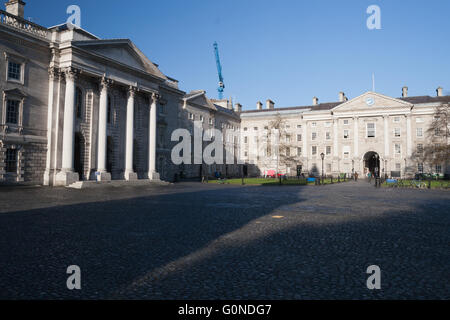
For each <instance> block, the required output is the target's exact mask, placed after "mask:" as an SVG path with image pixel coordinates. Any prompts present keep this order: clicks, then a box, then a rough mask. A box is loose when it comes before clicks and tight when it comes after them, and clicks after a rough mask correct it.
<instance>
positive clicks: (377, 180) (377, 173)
mask: <svg viewBox="0 0 450 320" xmlns="http://www.w3.org/2000/svg"><path fill="white" fill-rule="evenodd" d="M379 158H380V156H379V155H378V154H376V155H375V188H378V187H380V161H379Z"/></svg>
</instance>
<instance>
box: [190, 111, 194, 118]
mask: <svg viewBox="0 0 450 320" xmlns="http://www.w3.org/2000/svg"><path fill="white" fill-rule="evenodd" d="M189 120H194V114H193V113H190V112H189Z"/></svg>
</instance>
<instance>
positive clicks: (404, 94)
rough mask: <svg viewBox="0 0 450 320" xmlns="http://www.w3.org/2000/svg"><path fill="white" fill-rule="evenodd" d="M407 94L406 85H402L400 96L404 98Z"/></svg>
mask: <svg viewBox="0 0 450 320" xmlns="http://www.w3.org/2000/svg"><path fill="white" fill-rule="evenodd" d="M407 96H408V87H407V86H404V87H403V88H402V97H403V98H406V97H407Z"/></svg>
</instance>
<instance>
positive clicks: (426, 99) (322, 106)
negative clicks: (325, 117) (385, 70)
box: [241, 96, 450, 113]
mask: <svg viewBox="0 0 450 320" xmlns="http://www.w3.org/2000/svg"><path fill="white" fill-rule="evenodd" d="M397 99H399V100H403V101H406V102H409V103H412V104H421V103H436V102H444V103H450V96H443V97H430V96H417V97H406V98H397ZM345 102H347V101H344V102H326V103H319V104H318V105H315V106H314V105H310V106H297V107H286V108H275V109H261V110H245V111H242V112H241V113H255V112H258V113H259V112H271V111H272V112H273V111H290V110H302V109H311V111H319V110H331V109H333V108H335V107H337V106H338V105H340V104H342V103H345Z"/></svg>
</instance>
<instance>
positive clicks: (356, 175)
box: [355, 172, 358, 181]
mask: <svg viewBox="0 0 450 320" xmlns="http://www.w3.org/2000/svg"><path fill="white" fill-rule="evenodd" d="M355 181H358V172H355Z"/></svg>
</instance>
